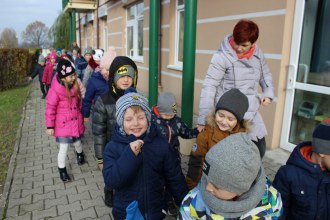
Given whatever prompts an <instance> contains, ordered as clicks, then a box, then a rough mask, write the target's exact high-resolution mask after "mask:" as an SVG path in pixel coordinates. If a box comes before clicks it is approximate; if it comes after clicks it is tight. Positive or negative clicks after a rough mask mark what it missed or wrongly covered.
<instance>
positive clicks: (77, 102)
mask: <svg viewBox="0 0 330 220" xmlns="http://www.w3.org/2000/svg"><path fill="white" fill-rule="evenodd" d="M56 72H57V74H56V75H55V77H54V79H53V81H52V86H51V88H50V90H49V92H48V94H47V99H46V112H45V118H46V127H47V131H46V132H47V134H48V135H52V136H53V135H54V136H55V137H56V142H57V143H59V152H58V157H57V161H58V170H59V173H60V178H61V180H62V181H63V182H68V181H70V177H69V175H68V173H67V170H66V166H65V160H66V156H67V151H68V147H69V145H70V144H72V145H73V146H74V147H75V149H76V153H77V162H78V165H82V164H84V163H85V157H84V152H83V150H82V144H81V141H80V137H81V136H82V135H83V133H84V131H85V127H84V121H83V117H82V114H81V102H82V101H81V95H80V90H79V85H78V83H77V78H76V74H75V69H74V67H73V66H72V64H71V62H70V61H68V60H65V59H61V60H60V61H59V64H58V65H57V69H56Z"/></svg>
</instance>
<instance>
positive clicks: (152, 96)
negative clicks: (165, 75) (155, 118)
mask: <svg viewBox="0 0 330 220" xmlns="http://www.w3.org/2000/svg"><path fill="white" fill-rule="evenodd" d="M159 4H160V3H159V0H150V10H149V11H150V19H149V23H150V27H149V106H150V107H152V106H153V105H155V104H156V102H157V95H158V53H159V51H158V47H159V45H158V38H159Z"/></svg>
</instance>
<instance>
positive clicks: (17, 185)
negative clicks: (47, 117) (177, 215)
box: [0, 81, 288, 220]
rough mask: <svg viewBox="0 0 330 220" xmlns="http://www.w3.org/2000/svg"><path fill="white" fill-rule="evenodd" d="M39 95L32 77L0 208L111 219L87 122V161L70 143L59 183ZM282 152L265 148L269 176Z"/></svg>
mask: <svg viewBox="0 0 330 220" xmlns="http://www.w3.org/2000/svg"><path fill="white" fill-rule="evenodd" d="M40 97H41V93H40V91H39V83H38V82H37V81H34V82H33V86H32V88H31V93H30V95H29V96H28V99H27V102H26V106H25V113H24V115H23V116H24V117H23V119H22V121H21V128H20V129H19V131H18V135H17V142H16V145H15V152H14V155H13V157H12V160H11V164H10V167H9V172H8V177H7V182H6V184H5V191H4V193H3V195H2V197H1V201H0V205H1V206H0V214H1V215H2V214H4V213H5V216H6V218H5V219H24V220H30V219H31V220H35V219H105V220H106V219H112V216H111V209H110V208H108V207H106V206H105V205H104V194H103V187H104V183H103V178H102V173H101V172H100V171H99V170H98V169H97V162H96V158H95V157H94V148H93V139H92V133H91V129H90V124H86V127H87V130H86V132H85V137H84V138H83V140H82V143H83V148H84V152H85V154H86V159H87V163H85V164H84V165H82V166H78V165H77V162H76V155H75V153H74V148H70V149H69V151H68V158H67V169H68V173H69V175H70V176H71V178H72V180H73V181H72V182H69V183H66V184H64V183H63V182H62V181H61V180H60V178H59V174H58V170H57V153H58V146H57V144H56V142H55V139H54V137H49V136H47V134H46V133H45V126H44V109H45V108H44V107H45V100H44V99H41V98H40ZM287 157H288V152H287V151H284V150H281V149H276V150H273V151H267V152H266V156H265V158H264V160H263V164H264V166H265V170H266V173H267V174H268V176H269V177H270V178H271V179H273V178H274V175H275V173H276V171H277V169H278V168H279V167H280V166H281V165H282V164H283V163H285V161H286V159H287ZM187 162H188V156H183V158H182V168H183V171H184V173H185V172H186V171H187ZM166 219H168V220H170V219H174V218H171V217H167V218H166Z"/></svg>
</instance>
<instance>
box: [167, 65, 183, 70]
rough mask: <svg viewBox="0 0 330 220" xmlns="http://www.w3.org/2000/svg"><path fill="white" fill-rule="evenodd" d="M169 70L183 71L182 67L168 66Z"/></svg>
mask: <svg viewBox="0 0 330 220" xmlns="http://www.w3.org/2000/svg"><path fill="white" fill-rule="evenodd" d="M167 68H168V69H172V70H178V71H182V69H183V68H182V66H180V65H167Z"/></svg>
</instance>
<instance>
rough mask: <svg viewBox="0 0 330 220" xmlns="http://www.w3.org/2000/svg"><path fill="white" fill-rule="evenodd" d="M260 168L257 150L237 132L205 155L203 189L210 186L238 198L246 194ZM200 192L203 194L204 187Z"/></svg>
mask: <svg viewBox="0 0 330 220" xmlns="http://www.w3.org/2000/svg"><path fill="white" fill-rule="evenodd" d="M260 168H261V159H260V154H259V150H258V148H257V146H256V145H255V144H254V143H253V142H252V141H251V140H250V139H249V138H248V136H247V134H246V133H242V132H239V133H236V134H232V135H230V136H228V137H227V138H225V139H223V140H222V141H220V142H218V143H217V144H216V145H214V146H213V147H212V148H211V149H210V150H209V151H208V152H207V154H206V157H205V160H204V164H203V174H202V175H203V178H202V182H204V183H203V184H205V186H206V184H207V182H211V183H213V184H214V185H215V186H216V187H217V188H220V189H223V190H226V191H228V192H233V193H238V194H242V193H245V192H247V191H249V189H250V188H251V185H252V183H253V182H254V180H255V179H256V178H257V175H258V173H259V170H260ZM201 189H202V191H203V190H204V191H205V190H206V189H205V187H202V188H201ZM205 194H206V195H208V193H205ZM204 199H205V200H207V199H208V198H204Z"/></svg>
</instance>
